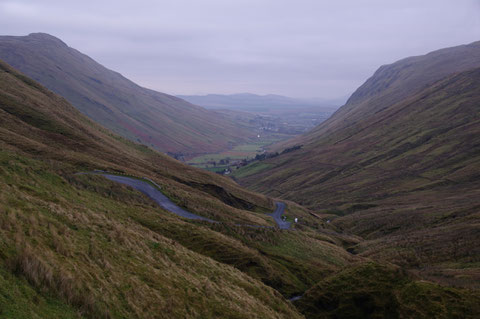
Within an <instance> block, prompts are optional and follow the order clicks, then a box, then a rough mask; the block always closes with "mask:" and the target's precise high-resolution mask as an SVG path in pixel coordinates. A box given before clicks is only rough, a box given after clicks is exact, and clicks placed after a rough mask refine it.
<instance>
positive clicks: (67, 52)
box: [0, 33, 255, 155]
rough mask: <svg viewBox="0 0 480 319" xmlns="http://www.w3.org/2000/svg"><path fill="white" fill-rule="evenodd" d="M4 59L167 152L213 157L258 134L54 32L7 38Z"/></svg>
mask: <svg viewBox="0 0 480 319" xmlns="http://www.w3.org/2000/svg"><path fill="white" fill-rule="evenodd" d="M0 59H3V60H4V61H6V62H7V63H9V64H10V65H12V66H13V67H15V68H17V69H18V70H20V71H21V72H23V73H25V74H26V75H27V76H29V77H31V78H32V79H34V80H36V81H38V82H40V83H41V84H42V85H44V86H45V87H47V88H48V89H50V90H52V91H53V92H55V93H57V94H59V95H61V96H63V97H64V98H66V99H67V100H68V101H69V102H70V103H71V104H72V105H74V106H75V107H76V108H77V109H79V110H80V112H82V113H83V114H85V115H87V116H88V117H90V118H91V119H93V120H94V121H96V122H98V123H100V124H102V125H104V126H105V127H107V128H109V129H111V130H113V131H114V132H116V133H118V134H120V135H122V136H124V137H126V138H128V139H130V140H132V141H135V142H137V141H138V142H141V143H143V144H146V145H149V146H152V147H154V148H156V149H158V150H160V151H162V152H171V153H183V154H185V155H190V154H200V153H213V152H218V151H220V150H225V149H228V148H229V147H231V146H232V145H234V144H238V143H241V142H245V141H246V140H248V138H249V137H253V136H254V135H255V134H253V133H252V132H250V131H249V130H248V129H246V128H243V127H239V126H237V125H236V124H235V123H234V122H232V121H231V120H229V119H228V118H226V117H225V116H222V115H221V114H218V113H215V112H211V111H208V110H205V109H204V108H201V107H199V106H196V105H192V104H190V103H188V102H186V101H184V100H182V99H179V98H177V97H174V96H171V95H167V94H164V93H159V92H156V91H153V90H149V89H146V88H143V87H140V86H138V85H137V84H135V83H133V82H132V81H130V80H128V79H126V78H125V77H123V76H122V75H121V74H119V73H117V72H114V71H111V70H109V69H107V68H105V67H103V66H102V65H100V64H99V63H97V62H95V61H94V60H92V59H91V58H89V57H88V56H86V55H84V54H82V53H80V52H79V51H77V50H75V49H73V48H70V47H68V46H67V45H66V44H65V43H64V42H62V41H61V40H59V39H57V38H55V37H53V36H51V35H48V34H44V33H33V34H30V35H28V36H19V37H17V36H1V37H0Z"/></svg>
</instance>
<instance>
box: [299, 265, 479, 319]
mask: <svg viewBox="0 0 480 319" xmlns="http://www.w3.org/2000/svg"><path fill="white" fill-rule="evenodd" d="M352 282H355V284H354V285H352ZM295 305H296V306H297V308H299V309H300V310H301V311H302V313H304V314H305V315H306V317H307V318H325V319H326V318H445V319H447V318H449V319H452V318H476V317H477V316H478V315H479V314H480V293H478V292H476V293H471V294H465V293H463V292H462V290H460V289H455V288H447V287H440V286H438V285H435V284H432V283H429V282H425V281H415V280H413V278H411V277H410V276H408V275H407V274H406V273H405V272H403V271H402V270H401V269H400V268H398V267H394V266H392V265H379V264H375V263H371V262H369V263H364V264H361V265H357V266H355V267H352V268H349V269H346V270H344V271H342V272H340V273H338V274H335V275H332V276H329V277H327V278H325V279H324V280H322V281H321V282H319V283H318V284H317V285H316V286H314V287H312V288H311V289H310V290H308V291H307V292H306V293H305V295H304V296H303V298H302V299H300V300H298V301H296V302H295Z"/></svg>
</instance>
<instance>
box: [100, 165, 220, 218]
mask: <svg viewBox="0 0 480 319" xmlns="http://www.w3.org/2000/svg"><path fill="white" fill-rule="evenodd" d="M101 175H103V176H105V177H106V178H108V179H109V180H111V181H114V182H118V183H122V184H125V185H128V186H131V187H133V188H135V189H136V190H139V191H140V192H142V193H144V194H145V195H147V196H148V197H150V198H151V199H153V200H154V201H155V202H156V203H157V204H158V205H160V206H161V207H163V208H164V209H166V210H168V211H169V212H171V213H174V214H176V215H178V216H181V217H185V218H189V219H196V220H204V221H207V222H211V223H217V222H216V221H214V220H212V219H208V218H206V217H202V216H199V215H196V214H193V213H190V212H187V211H186V210H184V209H182V208H180V207H178V206H177V205H176V204H175V203H173V202H172V201H171V200H170V199H169V198H168V197H167V196H165V195H163V194H162V192H160V191H159V190H158V189H156V188H155V187H153V186H152V185H150V184H149V183H147V182H144V181H141V180H138V179H135V178H131V177H126V176H118V175H110V174H101Z"/></svg>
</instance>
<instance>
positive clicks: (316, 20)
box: [0, 0, 480, 98]
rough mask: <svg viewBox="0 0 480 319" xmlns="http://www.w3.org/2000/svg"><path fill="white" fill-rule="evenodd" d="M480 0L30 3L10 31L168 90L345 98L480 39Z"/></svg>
mask: <svg viewBox="0 0 480 319" xmlns="http://www.w3.org/2000/svg"><path fill="white" fill-rule="evenodd" d="M479 13H480V6H479V1H474V0H459V1H448V0H424V1H413V0H403V1H400V0H395V1H393V0H392V1H381V0H357V1H353V0H349V1H348V0H338V1H320V0H255V1H253V0H202V1H197V0H175V1H174V0H163V1H154V0H138V1H111V0H104V1H98V0H96V1H92V0H84V1H75V2H74V1H60V0H44V1H41V3H40V2H39V1H35V0H18V1H8V0H7V1H4V2H2V3H0V29H1V30H3V32H5V34H12V35H25V34H28V33H30V32H38V31H42V32H48V33H50V34H52V35H55V36H58V37H60V38H61V39H62V40H63V41H64V42H66V43H67V44H69V45H70V46H72V47H75V48H76V49H78V50H80V51H82V52H84V53H86V54H88V55H90V56H91V57H92V58H94V59H96V60H98V61H99V62H101V63H102V64H104V65H105V66H107V67H109V68H112V69H114V70H116V71H119V72H121V73H122V74H124V75H126V76H127V77H129V78H131V79H132V80H134V81H137V82H139V83H140V84H142V85H145V86H148V87H150V88H154V89H157V90H159V91H163V92H167V93H174V94H175V93H182V94H189V93H234V92H245V91H248V92H254V93H276V94H284V95H291V96H304V97H312V96H316V97H326V98H331V97H336V96H343V95H346V94H349V93H351V92H353V90H355V88H356V87H357V86H359V85H360V84H361V83H362V82H363V81H364V80H365V79H366V78H367V77H368V76H370V75H371V74H372V73H373V72H374V71H375V69H376V68H377V67H378V66H380V65H382V64H386V63H391V62H394V61H395V60H397V59H400V58H403V57H405V56H410V55H418V54H424V53H426V52H429V51H431V50H435V49H438V48H442V47H447V46H453V45H458V44H463V43H468V42H473V41H476V40H480V20H479Z"/></svg>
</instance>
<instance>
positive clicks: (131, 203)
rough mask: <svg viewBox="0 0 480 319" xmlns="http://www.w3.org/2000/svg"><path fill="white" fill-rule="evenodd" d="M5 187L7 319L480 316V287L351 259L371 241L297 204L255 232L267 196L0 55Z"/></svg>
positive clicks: (1, 237) (1, 264) (1, 208)
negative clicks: (154, 142) (139, 133)
mask: <svg viewBox="0 0 480 319" xmlns="http://www.w3.org/2000/svg"><path fill="white" fill-rule="evenodd" d="M96 169H97V170H104V171H109V172H112V173H114V174H121V175H125V174H126V175H130V176H132V178H140V179H142V177H148V178H149V179H150V180H151V181H153V182H154V183H155V184H156V185H158V187H159V189H160V190H161V191H162V192H163V193H164V194H165V195H166V196H168V197H169V198H170V199H171V200H172V201H173V202H175V203H176V204H177V205H179V206H181V207H183V208H184V209H186V210H188V211H191V212H195V213H196V214H198V215H200V216H203V217H207V218H210V219H214V220H217V221H220V223H208V222H204V221H195V220H189V219H184V218H181V217H178V216H177V215H173V214H170V213H168V212H167V211H165V210H164V209H163V208H160V207H159V206H158V205H157V204H156V203H155V202H153V201H152V200H150V198H148V197H146V196H144V195H143V194H142V193H140V192H137V191H136V190H135V189H133V188H130V187H127V186H124V185H122V184H118V183H114V182H112V181H110V180H108V179H106V178H104V177H103V176H99V175H92V174H78V173H79V172H89V171H92V170H96ZM0 189H1V190H2V192H0V283H1V284H0V311H1V314H2V318H15V319H17V318H39V317H41V318H159V317H160V318H199V317H205V318H213V317H220V318H302V317H303V315H302V314H305V315H306V317H307V318H315V317H318V316H319V315H320V314H322V315H325V316H328V317H333V316H338V314H342V313H347V314H348V313H354V314H356V313H365V312H366V313H367V314H368V313H375V314H378V313H382V310H383V309H384V308H385V305H390V304H392V303H393V304H394V306H396V308H394V309H398V312H399V313H400V314H412V313H413V314H416V315H417V317H420V318H421V317H425V318H427V317H438V318H440V317H445V316H448V315H449V314H451V313H453V314H457V313H459V312H460V313H461V315H462V316H463V317H465V318H475V317H478V314H479V313H480V309H478V305H480V295H479V294H478V293H476V292H474V291H471V290H467V289H461V288H445V287H442V286H440V285H438V284H434V283H431V282H426V281H425V280H422V281H419V280H418V277H416V275H415V274H412V273H407V272H406V271H405V270H404V269H402V268H395V267H393V266H385V265H382V264H379V263H376V262H372V261H371V260H370V258H365V257H362V256H358V255H357V256H356V255H354V254H352V253H351V252H348V251H347V250H346V249H345V248H348V250H350V251H352V248H353V249H354V250H353V252H354V253H357V252H356V249H357V247H363V246H362V245H363V244H364V243H368V241H364V240H362V239H361V238H360V237H359V236H352V235H349V234H342V233H339V232H337V231H335V228H337V227H340V225H335V226H331V225H329V224H327V223H323V222H322V219H320V218H319V216H318V214H315V213H313V212H311V211H308V210H306V209H304V208H302V207H300V206H298V205H296V204H294V203H292V202H289V201H286V204H287V213H286V215H287V217H288V219H290V220H292V219H293V218H298V219H299V222H298V223H297V224H294V230H293V231H290V230H278V229H275V228H273V227H262V226H273V225H274V222H273V220H272V218H271V217H270V216H268V215H266V214H265V213H266V212H271V211H272V209H273V199H272V198H268V197H266V196H263V195H260V194H257V193H254V192H251V191H247V190H245V189H242V188H241V187H239V186H238V185H237V184H236V183H234V182H233V181H231V180H230V179H227V178H224V177H222V176H219V175H217V174H211V173H208V172H206V171H202V170H198V169H195V168H192V167H189V166H186V165H184V164H182V163H180V162H178V161H175V160H173V159H171V158H170V157H168V156H166V155H164V154H161V153H158V152H156V151H154V150H152V149H150V148H148V147H146V146H144V145H140V144H135V143H133V142H131V141H129V140H126V139H124V138H122V137H120V136H117V135H115V134H113V133H111V132H110V131H108V130H107V129H105V128H103V127H101V126H99V125H98V124H96V123H94V122H93V121H91V120H90V119H88V118H87V117H85V116H83V115H82V114H81V113H80V112H79V111H78V110H77V109H75V108H74V107H73V106H72V105H70V104H69V103H68V102H67V101H66V100H65V99H64V98H62V97H60V96H58V95H56V94H55V93H53V92H51V91H49V90H48V89H46V88H45V87H43V86H42V85H40V84H39V83H37V82H35V81H34V80H32V79H30V78H28V77H27V76H25V75H23V74H21V73H19V72H18V71H16V70H14V69H13V68H11V67H10V66H8V65H7V64H5V63H3V62H2V61H0ZM462 245H463V243H460V245H459V246H457V248H458V249H460V251H461V249H463V246H462ZM367 247H368V246H367ZM358 249H359V248H358ZM372 269H373V270H372ZM384 269H385V270H384ZM392 269H393V270H392ZM392 277H393V279H392ZM359 281H360V282H361V283H362V284H360V285H358V282H359ZM352 287H356V288H355V289H351V288H352ZM372 287H374V289H372ZM304 291H306V293H305V297H304V299H303V298H301V299H300V300H297V301H295V302H294V304H292V303H291V302H289V301H288V300H287V299H286V298H290V297H292V296H296V295H300V294H302V293H303V292H304ZM322 292H326V293H327V294H326V295H322ZM412 296H415V298H414V299H415V300H413V301H412V298H413V297H412ZM295 299H298V298H295ZM417 300H418V302H416V301H417ZM446 300H447V301H448V302H445V301H446ZM335 304H337V305H341V307H337V306H335ZM332 305H334V308H335V309H337V308H338V309H337V310H338V311H335V309H332ZM445 305H451V306H452V307H449V308H448V309H447V308H445ZM427 306H428V307H427ZM299 311H301V313H302V314H300V312H299ZM342 311H343V312H342ZM418 314H420V315H422V316H419V315H418Z"/></svg>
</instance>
